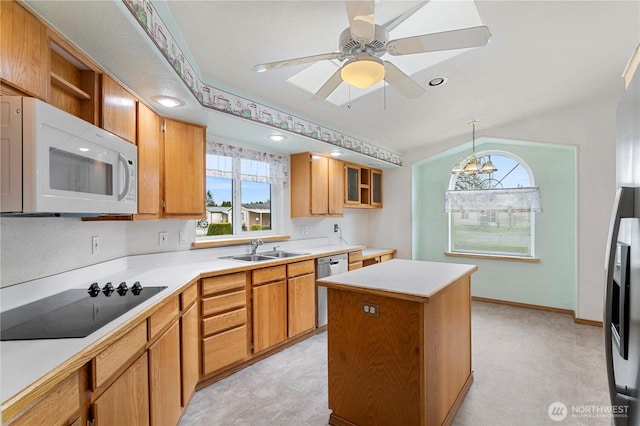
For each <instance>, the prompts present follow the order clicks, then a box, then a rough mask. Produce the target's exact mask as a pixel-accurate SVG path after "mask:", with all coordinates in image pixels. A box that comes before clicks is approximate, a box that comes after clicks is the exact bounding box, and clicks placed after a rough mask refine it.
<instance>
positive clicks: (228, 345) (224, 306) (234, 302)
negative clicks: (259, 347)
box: [200, 272, 249, 376]
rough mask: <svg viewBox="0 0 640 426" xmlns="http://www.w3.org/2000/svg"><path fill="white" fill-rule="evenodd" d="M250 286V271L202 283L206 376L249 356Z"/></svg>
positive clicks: (203, 361)
mask: <svg viewBox="0 0 640 426" xmlns="http://www.w3.org/2000/svg"><path fill="white" fill-rule="evenodd" d="M247 286H248V283H247V272H238V273H235V274H226V275H220V276H217V277H212V278H204V279H202V280H201V283H200V291H201V296H202V305H201V311H202V322H201V327H202V328H201V331H202V343H201V344H202V374H203V376H207V375H210V374H213V373H215V372H217V371H220V370H222V369H223V368H225V367H228V366H230V365H233V364H235V363H238V362H241V361H244V360H245V359H247V357H248V354H249V351H248V342H249V331H248V328H247V304H248V301H247Z"/></svg>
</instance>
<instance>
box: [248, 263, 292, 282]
mask: <svg viewBox="0 0 640 426" xmlns="http://www.w3.org/2000/svg"><path fill="white" fill-rule="evenodd" d="M286 276H287V268H286V266H285V265H280V266H272V267H270V268H262V269H256V270H255V271H253V285H260V284H264V283H269V282H272V281H280V280H284V279H285V278H286Z"/></svg>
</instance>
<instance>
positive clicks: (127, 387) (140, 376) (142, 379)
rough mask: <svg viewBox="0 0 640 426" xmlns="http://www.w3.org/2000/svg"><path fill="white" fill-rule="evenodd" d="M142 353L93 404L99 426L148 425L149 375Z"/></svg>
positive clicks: (145, 355) (144, 356) (145, 356)
mask: <svg viewBox="0 0 640 426" xmlns="http://www.w3.org/2000/svg"><path fill="white" fill-rule="evenodd" d="M148 365H149V364H148V361H147V353H146V352H145V353H144V354H143V355H142V356H141V357H140V358H138V360H137V361H136V362H135V363H134V364H133V365H132V366H131V367H129V369H128V370H127V371H125V373H124V374H123V375H122V376H120V378H119V379H118V380H116V381H115V382H114V383H113V385H111V386H110V387H109V389H107V390H106V391H105V392H104V393H103V394H102V395H101V396H100V397H99V398H98V399H97V400H96V402H95V403H94V404H93V415H94V417H95V420H96V424H98V425H100V426H112V425H113V426H121V425H128V426H144V425H148V424H149V380H148V379H149V374H148V372H147V370H148Z"/></svg>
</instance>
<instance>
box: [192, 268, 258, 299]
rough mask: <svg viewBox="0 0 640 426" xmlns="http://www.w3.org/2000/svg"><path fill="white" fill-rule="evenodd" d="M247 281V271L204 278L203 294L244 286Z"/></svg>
mask: <svg viewBox="0 0 640 426" xmlns="http://www.w3.org/2000/svg"><path fill="white" fill-rule="evenodd" d="M246 283H247V274H246V272H238V273H236V274H228V275H220V276H219V277H212V278H204V279H203V280H202V295H203V296H208V295H210V294H215V293H221V292H223V291H229V290H234V289H237V288H244V286H245V285H246Z"/></svg>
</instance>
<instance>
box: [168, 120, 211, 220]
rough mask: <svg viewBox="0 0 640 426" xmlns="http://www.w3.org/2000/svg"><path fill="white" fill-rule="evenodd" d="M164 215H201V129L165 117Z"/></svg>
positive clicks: (202, 148) (202, 129)
mask: <svg viewBox="0 0 640 426" xmlns="http://www.w3.org/2000/svg"><path fill="white" fill-rule="evenodd" d="M164 203H165V205H164V214H165V215H169V216H180V217H194V218H201V217H204V216H205V212H204V207H205V206H204V128H202V127H199V126H194V125H191V124H187V123H181V122H179V121H174V120H168V119H165V133H164Z"/></svg>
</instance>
